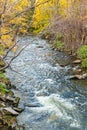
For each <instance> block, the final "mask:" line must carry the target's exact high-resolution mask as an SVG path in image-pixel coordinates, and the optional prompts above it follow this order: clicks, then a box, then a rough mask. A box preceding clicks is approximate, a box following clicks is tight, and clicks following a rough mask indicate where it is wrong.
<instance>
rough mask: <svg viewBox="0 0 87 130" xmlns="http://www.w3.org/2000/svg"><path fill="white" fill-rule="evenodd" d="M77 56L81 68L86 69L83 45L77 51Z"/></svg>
mask: <svg viewBox="0 0 87 130" xmlns="http://www.w3.org/2000/svg"><path fill="white" fill-rule="evenodd" d="M77 55H78V57H79V58H80V59H81V60H82V67H83V68H87V45H83V46H82V47H81V48H80V49H78V51H77Z"/></svg>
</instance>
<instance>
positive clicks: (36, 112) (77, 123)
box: [7, 36, 87, 130]
mask: <svg viewBox="0 0 87 130" xmlns="http://www.w3.org/2000/svg"><path fill="white" fill-rule="evenodd" d="M18 39H19V40H20V41H19V45H18V46H19V49H21V48H22V47H24V46H25V45H28V46H27V47H26V48H25V49H24V50H23V51H22V52H21V54H20V55H19V56H18V57H17V58H16V59H14V60H13V62H12V63H11V68H12V70H13V71H12V70H11V69H7V76H8V78H9V79H10V81H11V83H12V84H13V85H15V86H16V89H12V90H13V91H14V93H15V96H18V97H20V102H19V107H20V108H22V109H23V112H22V113H21V114H19V116H18V117H17V122H18V126H19V128H20V130H87V81H86V80H70V79H69V75H70V73H68V72H69V70H70V69H71V67H72V66H70V64H67V63H69V62H70V61H71V57H69V56H67V55H66V54H65V53H61V52H58V51H56V50H53V49H52V47H51V45H50V44H49V43H48V42H47V41H46V40H43V39H41V38H38V37H29V36H27V37H21V38H18ZM12 55H13V52H11V53H9V55H8V57H7V60H9V59H10V58H9V57H11V56H12ZM64 63H65V64H64ZM61 64H63V65H61ZM73 69H75V68H73Z"/></svg>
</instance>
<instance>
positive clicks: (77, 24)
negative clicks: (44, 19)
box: [51, 3, 87, 51]
mask: <svg viewBox="0 0 87 130" xmlns="http://www.w3.org/2000/svg"><path fill="white" fill-rule="evenodd" d="M86 8H87V4H85V3H79V5H78V7H77V5H76V6H73V7H72V6H71V7H70V9H69V10H68V12H67V16H66V17H63V16H61V15H58V14H56V15H55V16H53V19H52V22H51V31H52V33H53V34H54V35H58V34H61V35H62V36H63V38H64V39H63V41H64V46H65V48H66V49H69V50H72V51H76V50H77V49H78V48H79V47H80V46H81V45H83V44H87V17H86Z"/></svg>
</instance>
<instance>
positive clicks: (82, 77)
mask: <svg viewBox="0 0 87 130" xmlns="http://www.w3.org/2000/svg"><path fill="white" fill-rule="evenodd" d="M85 78H87V73H85V74H82V75H72V76H70V79H85Z"/></svg>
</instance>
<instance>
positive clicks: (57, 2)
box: [0, 0, 87, 130]
mask: <svg viewBox="0 0 87 130" xmlns="http://www.w3.org/2000/svg"><path fill="white" fill-rule="evenodd" d="M27 37H39V38H41V39H44V40H46V41H47V42H48V43H49V44H50V46H51V49H53V50H54V51H55V50H56V51H57V53H60V54H61V53H64V55H65V54H66V55H69V57H74V61H73V63H71V62H72V61H71V59H70V63H69V65H71V64H74V65H71V66H70V67H73V66H74V69H72V68H71V69H68V70H69V73H70V74H71V75H70V76H71V77H70V79H80V80H83V79H84V80H87V79H86V78H87V0H0V128H1V130H10V129H12V130H21V128H18V126H17V127H16V128H15V125H14V124H16V123H17V119H16V117H17V115H20V114H19V113H21V112H22V111H23V109H21V108H18V103H19V95H15V96H14V94H13V92H12V90H11V88H13V89H14V88H15V85H13V84H14V83H13V82H12V84H11V81H9V78H7V77H9V76H6V73H7V71H6V69H10V70H11V71H14V72H15V73H17V74H19V75H21V76H23V72H22V73H20V71H18V70H14V69H13V68H15V67H13V68H12V63H14V61H15V59H16V58H18V57H20V55H21V54H22V52H23V51H24V50H26V49H27V47H28V46H29V44H27V43H28V42H25V41H24V44H23V45H22V47H21V46H20V45H19V43H20V42H21V39H23V38H26V39H27ZM30 39H33V40H34V38H30ZM33 40H30V45H31V43H32V44H33ZM36 41H37V39H36ZM22 42H23V41H22ZM40 42H41V41H40ZM42 43H43V41H42ZM38 44H39V43H38ZM45 46H47V45H45V44H44V43H43V46H42V45H38V48H39V49H43V48H44V47H45ZM46 49H47V48H45V50H46ZM31 50H32V45H31ZM31 50H30V52H31ZM48 50H49V49H48ZM33 51H34V52H35V54H36V55H38V56H39V54H38V53H41V54H43V50H42V51H41V52H38V53H37V49H36V50H33ZM34 52H32V53H33V54H32V53H30V55H31V54H32V56H34ZM10 53H13V55H11V56H10V59H9V60H7V59H8V56H9V54H10ZM44 53H45V52H44ZM49 53H50V52H49ZM53 53H55V52H53ZM27 54H28V53H27ZM27 54H26V55H27ZM41 56H42V55H41ZM49 56H50V54H49ZM30 58H31V57H30ZM37 58H38V57H37ZM45 58H46V56H45ZM59 58H61V57H60V56H59ZM49 59H50V58H49ZM61 60H64V61H65V62H66V60H67V59H61ZM32 61H33V58H32ZM35 61H36V59H35ZM19 62H20V60H19ZM36 62H37V61H36ZM15 63H16V62H15ZM21 64H22V63H21ZM30 64H31V63H30ZM36 64H38V63H36ZM32 66H33V65H32ZM61 66H64V65H61ZM49 67H50V65H49ZM64 67H65V66H64ZM20 68H21V67H20ZM30 68H32V67H31V66H30ZM76 68H78V69H77V70H76ZM33 69H34V68H33ZM72 71H75V73H74V72H72ZM36 72H37V69H36ZM36 72H35V73H36ZM9 73H10V71H9ZM43 73H44V72H43ZM60 73H61V72H60ZM64 73H65V71H64ZM64 73H63V74H64ZM67 73H68V72H67ZM73 73H74V75H72V74H73ZM7 75H8V74H7ZM30 75H32V72H31V73H30ZM42 75H43V74H42ZM66 75H67V74H66ZM14 76H15V75H14ZM19 77H20V76H19ZM27 77H28V76H25V77H24V78H27ZM33 77H34V76H33ZM37 77H38V76H37ZM42 77H44V76H42ZM49 82H51V81H49ZM80 82H81V81H80ZM83 82H84V84H85V85H87V81H82V82H81V83H80V85H82V84H83ZM67 83H68V82H67ZM71 84H72V83H71ZM77 84H78V83H77ZM54 86H55V85H54ZM67 86H68V85H67ZM72 86H73V85H72ZM28 91H29V90H28ZM86 91H87V89H86ZM86 95H87V94H86ZM51 98H52V97H51ZM85 98H86V97H85ZM86 99H87V98H86ZM40 100H41V99H40ZM64 100H65V99H64ZM82 105H83V104H82ZM8 106H10V108H9V107H8ZM32 106H33V105H31V106H30V107H32ZM8 113H10V114H8ZM51 116H53V115H51ZM10 118H11V120H10ZM50 118H51V117H50ZM52 118H55V120H56V119H57V117H52ZM49 120H52V119H49ZM32 128H33V127H32ZM47 128H49V130H58V129H57V128H58V127H56V129H54V128H52V129H51V128H50V127H47ZM60 128H62V127H60ZM80 128H81V129H79V130H86V129H87V126H86V127H85V128H83V127H80ZM25 130H27V128H25ZM32 130H41V129H39V128H38V129H37V128H36V129H34V128H33V129H32ZM43 130H47V129H46V128H45V129H43ZM59 130H60V129H59ZM63 130H68V129H67V128H65V129H63ZM69 130H71V127H70V129H69ZM72 130H74V128H73V129H72ZM76 130H77V128H76Z"/></svg>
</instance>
